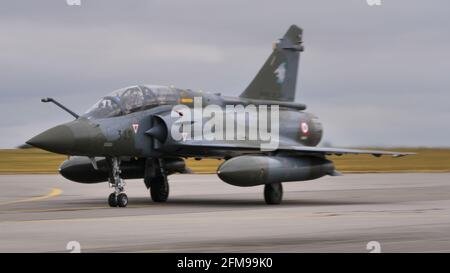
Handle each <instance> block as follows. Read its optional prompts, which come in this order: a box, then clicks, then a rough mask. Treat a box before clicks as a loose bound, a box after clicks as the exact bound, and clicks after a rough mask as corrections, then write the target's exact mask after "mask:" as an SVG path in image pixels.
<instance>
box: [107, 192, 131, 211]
mask: <svg viewBox="0 0 450 273" xmlns="http://www.w3.org/2000/svg"><path fill="white" fill-rule="evenodd" d="M108 204H109V206H110V207H120V208H124V207H126V206H127V205H128V196H127V195H126V194H125V193H120V194H119V195H117V196H116V193H115V192H113V193H111V194H110V195H109V197H108Z"/></svg>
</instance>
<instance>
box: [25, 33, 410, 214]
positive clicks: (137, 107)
mask: <svg viewBox="0 0 450 273" xmlns="http://www.w3.org/2000/svg"><path fill="white" fill-rule="evenodd" d="M272 49H273V50H272V53H271V54H270V56H269V58H268V59H267V61H266V62H265V63H264V65H263V66H262V68H261V69H260V70H259V72H258V73H257V75H256V77H255V78H254V79H253V81H252V82H251V83H250V84H249V85H248V87H247V88H246V89H245V90H244V91H243V92H242V93H241V95H240V96H239V97H229V96H224V95H222V94H219V93H208V92H203V91H194V90H190V89H181V88H176V87H174V86H160V85H145V84H140V85H134V86H130V87H126V88H122V89H119V90H116V91H114V92H112V93H110V94H109V95H107V96H105V97H103V98H102V99H100V100H99V101H98V102H97V103H95V104H94V106H92V107H91V108H90V109H89V110H88V111H87V112H86V113H85V114H83V115H78V114H76V113H75V112H73V111H71V110H69V109H68V108H67V107H65V106H64V105H62V104H60V103H59V102H57V101H56V100H54V99H52V98H45V99H42V102H52V103H54V104H56V105H57V106H59V107H60V108H62V109H63V110H65V111H66V112H68V113H69V114H70V115H72V116H73V117H74V118H75V120H73V121H70V122H68V123H65V124H62V125H58V126H56V127H53V128H51V129H49V130H47V131H45V132H43V133H41V134H39V135H37V136H35V137H33V138H32V139H30V140H29V141H27V143H28V144H30V145H32V146H35V147H38V148H42V149H44V150H47V151H50V152H54V153H59V154H65V155H68V156H69V159H68V160H66V161H64V162H63V163H62V164H61V166H60V169H59V172H60V174H61V175H62V176H64V177H65V178H67V179H69V180H71V181H75V182H80V183H99V182H109V184H110V186H112V187H113V188H114V192H113V193H111V194H110V195H109V197H108V204H109V205H110V206H111V207H125V206H127V204H128V197H127V195H126V193H125V183H124V179H143V181H144V184H145V186H146V187H147V189H149V191H150V196H151V198H152V200H153V201H155V202H165V201H166V200H167V199H168V196H169V184H168V179H167V177H168V176H169V175H171V174H174V173H189V169H188V168H187V167H186V164H185V159H187V158H195V159H199V160H200V159H202V158H217V159H224V162H223V163H222V164H221V165H220V166H219V167H218V170H217V174H218V176H219V177H220V179H221V180H223V181H224V182H226V183H229V184H231V185H235V186H241V187H249V186H257V185H264V199H265V202H266V203H267V204H280V203H281V201H282V196H283V187H282V182H291V181H306V180H312V179H317V178H320V177H323V176H325V175H330V176H336V175H339V173H338V172H337V171H336V170H335V167H334V164H333V162H332V161H330V160H329V159H327V156H329V155H345V154H372V155H374V156H381V155H391V156H394V157H399V156H404V155H408V154H411V153H402V152H391V151H374V150H358V149H340V148H325V147H317V145H318V144H319V142H320V141H321V138H322V134H323V128H322V125H321V123H320V122H319V120H318V118H317V117H316V116H315V115H313V114H311V113H308V112H306V111H305V110H306V105H305V104H303V103H298V102H295V101H294V100H295V90H296V82H297V71H298V64H299V58H300V53H301V52H302V51H303V50H304V47H303V30H302V29H301V28H299V27H297V26H295V25H292V26H291V27H290V28H289V29H288V31H287V32H286V34H285V35H284V36H283V37H282V38H281V39H279V40H278V41H277V42H276V43H274V44H273V48H272ZM207 109H209V110H208V111H207ZM211 109H212V111H211ZM205 112H210V115H209V116H208V115H207V114H205ZM263 112H264V113H267V115H266V116H264V115H261V113H263ZM211 113H213V114H211ZM238 116H239V117H240V118H236V117H238ZM230 118H234V119H231V121H230V122H229V119H230ZM211 120H212V121H211ZM211 124H212V125H211ZM222 125H223V126H222ZM206 127H208V128H209V131H208V130H206ZM219 127H220V128H219ZM236 128H238V130H236ZM239 129H240V131H239ZM263 129H264V130H263ZM255 132H256V133H255ZM222 133H223V134H222ZM263 133H264V134H263ZM224 135H225V137H224ZM267 135H269V137H267ZM205 186H206V185H205Z"/></svg>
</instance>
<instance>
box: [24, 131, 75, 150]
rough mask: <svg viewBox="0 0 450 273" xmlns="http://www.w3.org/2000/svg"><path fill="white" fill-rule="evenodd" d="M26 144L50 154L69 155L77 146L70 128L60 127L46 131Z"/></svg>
mask: <svg viewBox="0 0 450 273" xmlns="http://www.w3.org/2000/svg"><path fill="white" fill-rule="evenodd" d="M26 143H27V144H29V145H32V146H34V147H38V148H41V149H44V150H47V151H50V152H54V153H60V154H68V153H69V151H70V150H71V149H72V148H73V146H74V144H75V139H74V135H73V133H72V131H71V130H70V128H69V127H68V126H66V125H59V126H56V127H53V128H51V129H48V130H47V131H44V132H43V133H41V134H39V135H37V136H35V137H33V138H32V139H30V140H28V141H27V142H26Z"/></svg>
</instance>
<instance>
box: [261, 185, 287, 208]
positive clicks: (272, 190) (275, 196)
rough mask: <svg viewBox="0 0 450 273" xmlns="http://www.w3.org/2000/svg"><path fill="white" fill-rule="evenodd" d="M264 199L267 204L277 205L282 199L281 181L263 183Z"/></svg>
mask: <svg viewBox="0 0 450 273" xmlns="http://www.w3.org/2000/svg"><path fill="white" fill-rule="evenodd" d="M264 200H265V201H266V204H268V205H278V204H280V203H281V200H283V186H282V185H281V183H273V184H266V185H264Z"/></svg>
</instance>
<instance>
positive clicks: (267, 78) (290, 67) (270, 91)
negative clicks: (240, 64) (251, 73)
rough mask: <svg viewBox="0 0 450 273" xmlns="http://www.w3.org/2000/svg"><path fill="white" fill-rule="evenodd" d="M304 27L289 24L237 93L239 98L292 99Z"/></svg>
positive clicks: (301, 49)
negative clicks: (281, 36) (257, 68)
mask: <svg viewBox="0 0 450 273" xmlns="http://www.w3.org/2000/svg"><path fill="white" fill-rule="evenodd" d="M302 36H303V30H302V29H301V28H299V27H298V26H296V25H292V26H291V27H290V28H289V30H288V31H287V32H286V34H285V35H284V37H283V38H281V39H280V40H279V41H278V43H276V44H274V48H273V52H272V54H271V55H270V56H269V58H268V59H267V61H266V62H265V63H264V65H263V67H262V68H261V70H259V72H258V74H257V75H256V77H255V78H254V79H253V81H252V82H251V83H250V85H249V86H248V87H247V89H245V91H244V92H243V93H242V94H241V95H240V97H242V98H249V99H250V98H251V99H263V100H278V101H294V99H295V86H296V82H297V71H298V62H299V57H300V52H301V51H303V46H302V42H303V40H302Z"/></svg>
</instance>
